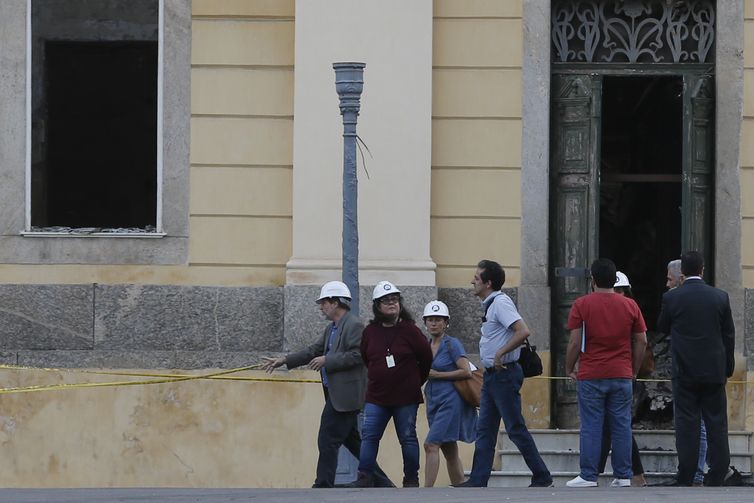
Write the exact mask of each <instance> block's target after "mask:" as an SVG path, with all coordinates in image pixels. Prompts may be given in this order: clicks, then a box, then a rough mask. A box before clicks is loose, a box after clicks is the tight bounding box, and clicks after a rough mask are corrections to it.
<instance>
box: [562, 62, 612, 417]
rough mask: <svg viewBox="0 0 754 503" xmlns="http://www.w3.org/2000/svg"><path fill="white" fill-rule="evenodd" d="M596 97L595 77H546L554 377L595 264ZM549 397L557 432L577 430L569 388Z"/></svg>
mask: <svg viewBox="0 0 754 503" xmlns="http://www.w3.org/2000/svg"><path fill="white" fill-rule="evenodd" d="M601 95H602V77H601V76H600V75H597V74H570V75H562V74H553V75H552V94H551V96H552V109H551V110H552V114H551V119H550V120H551V129H550V131H551V146H552V150H551V156H552V157H551V162H550V176H551V181H550V183H551V188H552V191H551V194H552V198H553V200H552V201H551V204H550V208H551V210H550V211H551V215H550V223H551V225H552V231H551V236H552V237H553V241H552V243H551V257H550V259H551V264H552V266H553V267H551V273H552V277H551V280H552V282H551V284H552V285H553V288H552V292H553V304H552V305H553V324H552V327H553V329H552V343H551V348H552V351H553V354H554V359H553V362H554V368H553V371H554V374H555V375H556V376H563V375H565V350H566V345H567V343H568V332H567V330H566V329H565V325H566V321H567V319H568V312H569V310H570V308H571V304H573V302H574V300H576V299H577V298H578V297H580V296H582V295H584V294H586V293H587V292H588V291H589V276H588V267H589V265H590V264H591V262H592V261H593V260H594V259H595V258H597V251H598V250H597V245H598V236H599V229H598V225H599V146H600V141H599V135H600V125H601V124H600V113H601V108H602V106H601V100H600V98H601ZM554 391H555V397H554V403H553V406H554V409H555V410H554V412H555V415H554V419H555V422H556V424H557V426H559V427H562V428H568V427H575V426H578V413H577V404H576V387H575V385H574V383H572V382H570V381H566V380H557V381H555V389H554Z"/></svg>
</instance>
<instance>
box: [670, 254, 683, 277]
mask: <svg viewBox="0 0 754 503" xmlns="http://www.w3.org/2000/svg"><path fill="white" fill-rule="evenodd" d="M668 273H669V274H670V275H671V276H672V277H673V279H674V280H676V281H677V280H678V279H679V278H680V277H681V259H679V258H677V259H675V260H671V261H670V262H668Z"/></svg>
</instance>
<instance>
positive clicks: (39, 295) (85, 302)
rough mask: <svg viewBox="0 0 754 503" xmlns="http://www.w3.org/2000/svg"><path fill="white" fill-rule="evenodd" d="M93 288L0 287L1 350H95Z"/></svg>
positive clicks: (56, 286) (77, 286)
mask: <svg viewBox="0 0 754 503" xmlns="http://www.w3.org/2000/svg"><path fill="white" fill-rule="evenodd" d="M93 295H94V292H93V288H92V285H0V349H9V350H18V349H40V350H41V349H68V350H72V349H91V348H93V347H94V340H93V333H92V316H93V312H94V306H93V302H94V298H93Z"/></svg>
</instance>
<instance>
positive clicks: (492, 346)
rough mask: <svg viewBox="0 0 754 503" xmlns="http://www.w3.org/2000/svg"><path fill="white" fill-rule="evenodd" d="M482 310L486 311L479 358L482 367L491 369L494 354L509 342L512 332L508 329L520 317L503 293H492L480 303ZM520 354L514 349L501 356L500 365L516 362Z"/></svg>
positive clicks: (509, 299)
mask: <svg viewBox="0 0 754 503" xmlns="http://www.w3.org/2000/svg"><path fill="white" fill-rule="evenodd" d="M487 306H489V309H487ZM482 309H486V311H487V314H486V315H485V316H484V318H485V319H484V321H483V322H482V338H481V339H480V340H479V358H480V360H481V361H482V365H483V366H485V367H492V366H494V365H495V353H497V351H498V350H499V349H500V348H502V347H503V346H505V345H506V344H507V343H508V342H509V341H510V340H511V338H512V337H513V330H512V329H511V328H510V327H511V325H513V324H514V323H516V322H517V321H518V320H520V319H521V315H520V314H518V310H517V309H516V305H515V304H514V303H513V301H512V300H511V298H510V297H508V296H507V295H506V294H504V293H503V292H492V293H491V294H490V295H489V296H488V297H487V298H486V299H484V300H483V301H482ZM520 353H521V351H520V350H519V349H518V348H516V349H514V350H513V351H511V352H510V353H507V354H505V355H503V358H502V363H511V362H515V361H517V360H518V357H519V354H520Z"/></svg>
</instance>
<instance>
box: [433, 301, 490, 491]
mask: <svg viewBox="0 0 754 503" xmlns="http://www.w3.org/2000/svg"><path fill="white" fill-rule="evenodd" d="M449 322H450V313H449V312H448V306H446V305H445V304H444V303H443V302H440V301H439V300H433V301H432V302H430V303H429V304H427V305H426V307H425V308H424V325H425V326H426V327H427V331H428V332H429V334H430V335H431V336H432V340H431V341H430V344H431V346H432V355H433V357H434V359H433V360H432V369H431V370H430V371H429V380H428V381H427V384H426V385H425V386H424V394H425V397H426V405H427V422H428V423H429V433H428V434H427V438H426V440H425V441H424V452H425V455H426V458H427V459H426V463H425V465H426V466H425V469H424V487H432V486H433V485H434V484H435V480H436V479H437V472H438V471H439V469H440V451H442V453H443V456H445V462H446V464H447V466H448V476H449V477H450V483H451V484H453V485H456V484H460V483H462V482H463V479H464V476H463V465H462V464H461V458H459V457H458V444H457V443H456V442H457V441H459V440H460V441H462V442H469V443H471V442H473V441H474V440H475V438H476V421H477V412H476V408H475V407H472V406H471V405H469V404H468V403H466V402H465V401H464V400H463V398H461V395H459V394H458V392H457V391H456V388H455V386H453V381H455V380H459V379H468V378H470V377H471V370H470V367H469V360H468V359H467V358H466V352H465V351H464V349H463V346H462V345H461V343H460V342H459V341H458V339H456V338H454V337H450V336H449V335H445V331H446V330H447V329H448V324H449Z"/></svg>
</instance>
